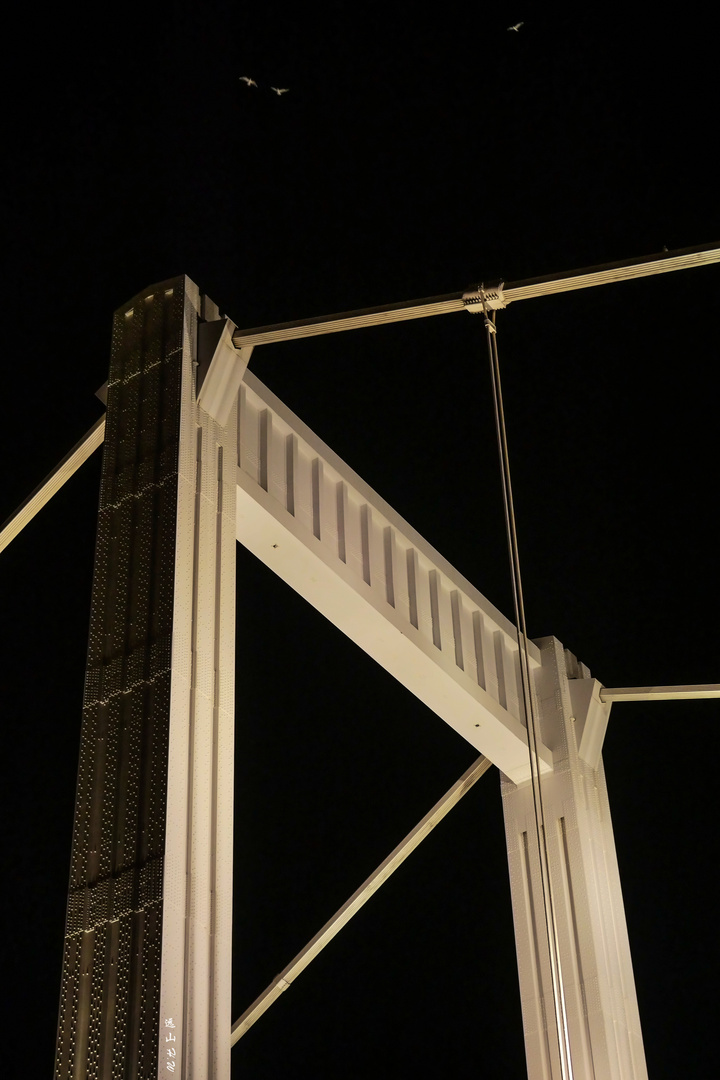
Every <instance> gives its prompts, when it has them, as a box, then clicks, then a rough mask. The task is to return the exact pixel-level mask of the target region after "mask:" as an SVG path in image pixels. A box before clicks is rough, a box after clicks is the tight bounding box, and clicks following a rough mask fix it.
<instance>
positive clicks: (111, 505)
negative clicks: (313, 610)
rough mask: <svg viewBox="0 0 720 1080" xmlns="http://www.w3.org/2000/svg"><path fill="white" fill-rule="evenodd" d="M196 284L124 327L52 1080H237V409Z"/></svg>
mask: <svg viewBox="0 0 720 1080" xmlns="http://www.w3.org/2000/svg"><path fill="white" fill-rule="evenodd" d="M218 318H219V315H218V312H217V309H216V308H215V307H214V305H213V304H212V303H211V302H210V301H208V300H207V299H206V298H203V297H201V296H200V294H199V291H198V289H197V287H196V286H195V285H194V284H193V283H192V282H191V281H190V280H189V279H188V278H186V277H179V278H174V279H172V280H170V281H166V282H162V283H161V284H158V285H154V286H152V287H150V288H148V289H146V290H145V291H144V292H143V293H141V294H139V295H138V296H136V297H134V298H133V299H132V300H131V301H130V302H129V303H128V304H126V305H124V307H122V308H121V309H119V310H118V311H117V312H116V313H115V319H114V328H113V344H112V357H111V367H110V377H109V380H108V405H107V424H106V437H105V447H104V456H103V468H102V481H101V493H100V510H99V524H98V539H97V547H96V555H95V570H94V578H93V595H92V616H91V627H90V638H89V645H88V664H87V674H86V685H85V695H84V702H83V723H82V733H81V746H80V765H79V771H78V787H77V796H76V807H75V820H74V829H73V845H72V862H71V872H70V888H69V899H68V914H67V925H66V934H65V950H64V957H63V976H62V988H61V1001H60V1016H59V1024H58V1041H57V1054H56V1067H55V1076H56V1077H57V1080H71V1078H72V1080H80V1078H83V1080H84V1078H86V1077H88V1078H90V1077H93V1078H98V1080H100V1078H102V1080H107V1078H110V1077H123V1080H125V1078H128V1077H133V1078H137V1080H147V1078H150V1077H160V1076H163V1077H166V1076H171V1075H174V1076H176V1077H183V1078H189V1077H192V1078H193V1080H196V1078H197V1080H200V1078H206V1077H207V1078H208V1080H210V1078H212V1080H229V1077H230V1038H229V1035H230V1026H231V1022H232V1017H231V1015H230V1008H231V1000H230V984H231V952H232V950H231V943H232V942H231V938H232V850H233V849H232V819H233V736H234V684H235V560H236V523H235V492H236V468H237V405H236V404H233V405H232V407H231V409H230V415H229V418H228V420H227V423H226V425H225V426H224V427H221V426H220V425H219V424H218V423H217V422H216V421H215V420H213V419H212V417H211V416H209V415H208V413H207V412H205V411H204V410H203V409H202V408H200V407H199V406H198V403H197V391H198V387H197V381H198V370H199V368H198V363H197V360H198V356H197V343H198V333H199V327H200V326H201V324H202V323H203V322H204V321H215V320H217V319H218Z"/></svg>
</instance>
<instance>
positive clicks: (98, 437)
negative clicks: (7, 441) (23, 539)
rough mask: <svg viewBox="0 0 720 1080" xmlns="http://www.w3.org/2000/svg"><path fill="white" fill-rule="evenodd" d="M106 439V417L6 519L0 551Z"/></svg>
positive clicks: (96, 423) (97, 422)
mask: <svg viewBox="0 0 720 1080" xmlns="http://www.w3.org/2000/svg"><path fill="white" fill-rule="evenodd" d="M104 438H105V417H104V416H101V417H100V419H99V420H97V421H96V422H95V423H94V424H93V426H92V427H91V428H90V430H89V431H88V433H87V435H83V437H82V439H80V441H79V442H77V443H76V444H75V446H73V448H72V450H70V451H69V452H68V453H67V454H66V455H65V457H64V458H63V459H62V461H60V462H58V464H57V465H56V466H55V468H54V469H53V471H52V472H51V473H50V474H49V475H48V476H46V477H45V479H44V480H43V482H42V483H41V484H39V485H38V487H36V488H35V490H34V491H33V492H32V494H31V495H29V496H28V498H27V499H26V500H25V502H24V503H23V504H22V506H20V507H19V508H18V509H17V510H16V511H15V513H14V514H13V516H12V517H11V518H9V519H8V520H7V521H6V522H5V524H4V525H3V528H2V530H1V531H0V551H2V550H3V549H4V548H6V547H7V546H8V544H9V543H10V542H11V541H12V540H14V539H15V537H16V536H17V535H18V534H19V533H20V532H21V531H22V530H23V529H24V528H25V526H26V525H27V524H28V522H29V521H32V519H33V518H34V517H35V515H36V514H37V512H38V511H39V510H42V508H43V506H44V505H45V503H47V502H50V499H52V497H53V495H55V494H56V492H58V491H59V490H60V488H61V487H62V486H63V484H64V483H66V481H68V480H69V479H70V477H71V476H72V475H73V473H75V472H77V470H78V469H79V468H80V466H81V465H82V464H83V463H84V462H85V461H87V459H88V458H89V457H90V455H91V454H92V453H93V452H94V451H95V450H97V448H98V447H99V446H102V443H103V440H104Z"/></svg>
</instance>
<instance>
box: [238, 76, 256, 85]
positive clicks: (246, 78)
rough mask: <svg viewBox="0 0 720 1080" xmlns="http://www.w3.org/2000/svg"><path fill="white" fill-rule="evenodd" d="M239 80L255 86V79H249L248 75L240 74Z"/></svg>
mask: <svg viewBox="0 0 720 1080" xmlns="http://www.w3.org/2000/svg"><path fill="white" fill-rule="evenodd" d="M240 82H244V83H247V84H248V86H257V83H256V82H255V80H254V79H251V78H250V77H249V76H248V75H241V76H240Z"/></svg>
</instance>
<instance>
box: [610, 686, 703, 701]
mask: <svg viewBox="0 0 720 1080" xmlns="http://www.w3.org/2000/svg"><path fill="white" fill-rule="evenodd" d="M686 698H720V683H704V684H696V685H694V686H616V687H613V688H612V689H607V688H606V687H602V688H601V690H600V700H601V701H676V700H679V699H682V700H684V699H686Z"/></svg>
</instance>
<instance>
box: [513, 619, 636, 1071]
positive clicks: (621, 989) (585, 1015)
mask: <svg viewBox="0 0 720 1080" xmlns="http://www.w3.org/2000/svg"><path fill="white" fill-rule="evenodd" d="M536 645H538V646H539V647H540V651H541V659H542V666H541V668H540V670H539V671H537V672H536V674H535V677H534V692H535V700H536V703H537V713H538V715H539V719H540V732H539V734H540V737H541V738H542V741H543V743H544V744H545V745H546V746H547V747H549V748H550V749H551V750H552V752H553V758H554V766H553V771H552V773H550V774H547V773H544V774H543V775H542V777H541V783H540V786H541V797H542V802H543V809H544V821H545V832H546V843H547V852H548V866H549V875H550V890H551V895H552V904H553V907H554V914H555V924H556V926H557V931H558V945H559V954H560V971H561V980H560V981H561V987H560V989H561V992H562V995H563V998H564V1012H565V1015H566V1018H567V1023H566V1027H567V1035H568V1039H567V1042H568V1043H569V1056H570V1065H571V1076H572V1080H647V1068H646V1064H645V1053H644V1049H643V1041H642V1033H641V1029H640V1018H639V1013H638V1006H637V997H636V993H635V981H634V977H633V970H632V962H631V958H630V946H629V943H628V934H627V925H626V922H625V910H624V906H623V899H622V892H621V889H620V875H619V872H618V864H617V857H616V853H615V841H614V838H613V831H612V822H611V819H610V808H609V804H608V796H607V787H606V784H605V774H604V772H603V766H602V758H601V755H600V750H601V747H602V741H603V736H604V734H605V727H606V725H607V721H608V715H609V711H610V706H609V704H603V703H602V702H601V701H600V697H599V693H598V691H599V687H600V684H599V683H598V682H597V681H596V680H593V679H591V678H590V673H589V671H588V670H587V668H585V667H584V665H582V664H578V662H577V660H576V659H575V657H574V656H573V655H572V654H571V653H569V652H566V651H564V650H563V647H562V645H561V644H560V642H559V641H557V639H556V638H552V637H549V638H544V639H541V640H539V641H536ZM569 676H570V677H569ZM502 799H503V811H504V815H505V833H506V840H507V850H508V863H509V870H510V887H511V893H512V905H513V919H514V924H515V943H516V949H517V958H518V972H519V978H520V996H521V1000H522V1012H523V1026H524V1030H525V1052H526V1057H527V1065H528V1078H529V1080H562V1077H563V1072H562V1069H561V1064H560V1054H559V1048H558V1028H557V1024H556V1013H555V1008H554V999H553V987H552V982H551V966H550V954H549V945H548V934H547V931H546V921H545V910H544V903H543V888H542V880H541V876H540V875H541V870H540V857H539V852H538V844H537V838H536V837H537V833H536V826H535V810H534V805H533V792H532V785H531V783H530V781H527V782H525V783H523V784H520V785H517V786H516V785H515V784H513V783H512V782H511V781H510V780H508V779H507V777H505V776H503V778H502Z"/></svg>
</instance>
